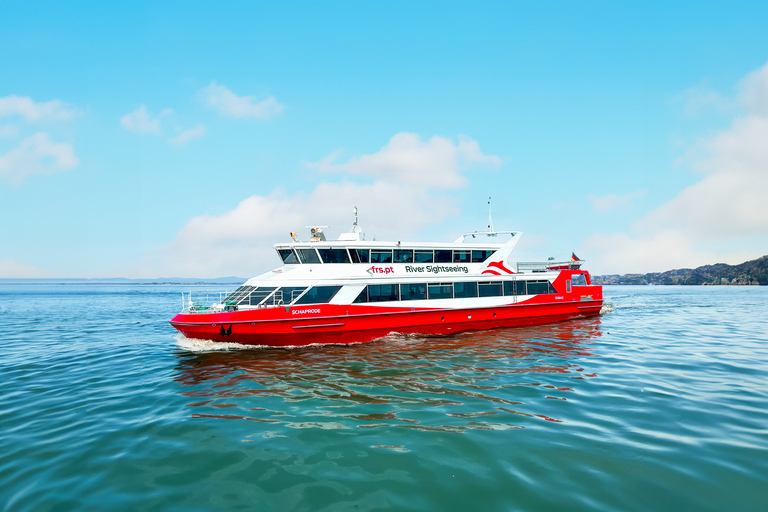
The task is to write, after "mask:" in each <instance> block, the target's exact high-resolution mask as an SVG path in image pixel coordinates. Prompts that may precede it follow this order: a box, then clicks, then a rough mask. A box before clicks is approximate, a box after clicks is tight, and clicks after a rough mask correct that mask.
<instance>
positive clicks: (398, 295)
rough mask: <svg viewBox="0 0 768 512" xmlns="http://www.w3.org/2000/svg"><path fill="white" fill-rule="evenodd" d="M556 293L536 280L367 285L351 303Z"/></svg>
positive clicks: (548, 283) (550, 286)
mask: <svg viewBox="0 0 768 512" xmlns="http://www.w3.org/2000/svg"><path fill="white" fill-rule="evenodd" d="M548 293H557V290H555V288H554V286H552V283H550V282H549V281H545V280H540V281H523V280H517V281H492V282H482V281H481V282H456V283H408V284H369V285H368V286H366V287H365V289H363V291H362V292H360V295H358V296H357V298H356V299H355V300H354V301H353V303H356V304H358V303H361V302H390V301H398V300H427V299H464V298H471V297H501V296H504V295H541V294H548Z"/></svg>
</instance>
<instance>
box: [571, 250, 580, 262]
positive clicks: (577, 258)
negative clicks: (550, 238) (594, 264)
mask: <svg viewBox="0 0 768 512" xmlns="http://www.w3.org/2000/svg"><path fill="white" fill-rule="evenodd" d="M571 261H581V258H579V257H578V256H576V253H575V252H572V253H571Z"/></svg>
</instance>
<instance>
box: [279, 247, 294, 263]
mask: <svg viewBox="0 0 768 512" xmlns="http://www.w3.org/2000/svg"><path fill="white" fill-rule="evenodd" d="M277 253H278V254H279V255H280V257H281V258H282V259H283V263H285V264H286V265H292V264H297V263H299V258H298V257H297V256H296V253H295V252H293V249H278V250H277Z"/></svg>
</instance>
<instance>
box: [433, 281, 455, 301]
mask: <svg viewBox="0 0 768 512" xmlns="http://www.w3.org/2000/svg"><path fill="white" fill-rule="evenodd" d="M427 289H428V290H429V298H430V299H452V298H453V283H439V284H429V286H427Z"/></svg>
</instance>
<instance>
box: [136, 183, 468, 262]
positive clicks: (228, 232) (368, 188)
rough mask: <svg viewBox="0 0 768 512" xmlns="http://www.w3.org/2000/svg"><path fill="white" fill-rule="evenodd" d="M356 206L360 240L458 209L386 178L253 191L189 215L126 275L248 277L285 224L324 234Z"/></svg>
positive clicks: (268, 257)
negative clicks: (218, 209) (167, 241)
mask: <svg viewBox="0 0 768 512" xmlns="http://www.w3.org/2000/svg"><path fill="white" fill-rule="evenodd" d="M354 206H359V207H360V223H361V225H362V227H363V228H364V230H365V233H366V236H367V239H369V240H370V239H372V238H373V237H374V236H376V237H377V238H379V239H382V238H387V237H395V236H397V237H402V236H404V235H405V236H407V235H408V234H412V233H415V232H418V231H419V230H420V229H422V228H423V227H424V226H426V225H429V224H432V223H436V222H439V221H440V220H442V219H444V218H446V217H450V216H454V215H457V214H458V208H457V206H456V202H455V200H452V199H450V198H446V197H441V196H439V195H438V196H436V195H434V194H431V193H430V191H429V190H427V189H423V188H419V187H413V186H408V185H406V184H400V183H394V182H391V181H376V182H374V183H368V184H356V183H350V182H340V183H321V184H319V185H318V186H317V187H316V188H315V189H314V190H313V191H312V192H309V193H305V192H299V193H296V194H293V195H288V194H285V193H284V192H281V191H276V192H273V193H271V194H269V195H266V196H262V195H253V196H251V197H248V198H247V199H244V200H243V201H241V202H240V203H239V204H238V205H237V207H235V208H234V209H233V210H230V211H228V212H225V213H223V214H221V215H201V216H198V217H195V218H193V219H192V220H190V221H189V222H188V223H187V225H186V226H184V228H183V229H182V230H181V231H180V232H179V233H178V235H177V236H176V240H175V241H174V242H173V243H172V244H171V245H169V246H168V247H165V248H163V249H162V250H160V251H157V252H156V253H154V254H152V255H149V256H148V258H147V260H146V261H145V264H144V266H143V267H142V268H139V269H133V270H132V271H130V272H131V273H132V274H140V275H146V276H157V275H161V274H162V275H171V274H173V275H183V276H194V277H218V276H228V275H238V276H241V277H251V276H253V275H256V274H257V273H261V272H264V271H266V270H269V269H271V268H274V267H276V266H278V265H279V263H280V261H279V259H278V258H277V255H276V253H275V252H274V250H273V249H272V248H271V246H272V244H273V243H275V242H276V241H280V240H285V241H288V240H290V238H289V236H288V234H289V232H291V231H297V232H299V234H300V236H301V237H302V238H304V239H307V238H308V230H307V229H305V226H309V225H331V226H333V228H330V229H326V232H327V233H328V234H329V236H331V235H332V234H338V233H340V232H345V231H348V230H349V229H350V228H351V227H352V220H353V215H352V208H353V207H354Z"/></svg>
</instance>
